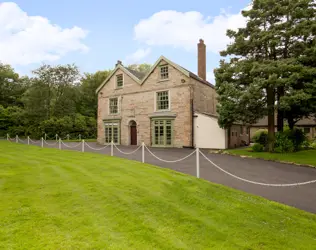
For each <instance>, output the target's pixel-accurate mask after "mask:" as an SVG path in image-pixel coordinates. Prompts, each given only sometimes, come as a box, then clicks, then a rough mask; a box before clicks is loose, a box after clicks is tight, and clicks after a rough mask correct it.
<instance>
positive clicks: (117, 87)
mask: <svg viewBox="0 0 316 250" xmlns="http://www.w3.org/2000/svg"><path fill="white" fill-rule="evenodd" d="M118 75H122V80H123V85H122V86H121V87H119V86H117V76H118ZM115 80H116V81H115V87H116V89H121V88H123V87H124V74H123V73H120V74H116V75H115Z"/></svg>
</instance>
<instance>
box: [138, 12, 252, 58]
mask: <svg viewBox="0 0 316 250" xmlns="http://www.w3.org/2000/svg"><path fill="white" fill-rule="evenodd" d="M247 9H249V7H247ZM245 23H246V19H245V18H244V17H243V16H242V15H241V13H237V14H229V13H227V12H226V11H224V10H221V13H220V14H219V15H218V16H215V17H204V16H203V15H202V14H201V13H200V12H197V11H189V12H178V11H173V10H166V11H160V12H157V13H155V14H153V15H152V16H151V17H149V18H147V19H143V20H141V21H140V22H139V23H138V24H137V25H136V26H135V27H134V35H135V39H136V40H138V41H140V42H143V43H145V44H147V45H149V46H162V45H169V46H174V47H180V48H184V49H186V50H195V49H196V46H197V45H196V44H197V42H198V41H199V39H200V38H202V39H204V41H205V43H206V45H207V50H208V51H211V52H214V53H218V52H219V51H220V50H223V49H225V48H226V45H227V44H228V43H229V42H230V41H229V38H228V37H227V36H226V30H227V29H237V28H240V27H244V26H245Z"/></svg>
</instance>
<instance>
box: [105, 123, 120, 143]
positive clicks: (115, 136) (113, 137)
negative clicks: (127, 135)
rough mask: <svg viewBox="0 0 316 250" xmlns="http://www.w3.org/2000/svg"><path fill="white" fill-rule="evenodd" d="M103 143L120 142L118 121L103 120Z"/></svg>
mask: <svg viewBox="0 0 316 250" xmlns="http://www.w3.org/2000/svg"><path fill="white" fill-rule="evenodd" d="M104 133H105V143H111V141H113V142H114V143H115V144H119V142H120V121H105V122H104Z"/></svg>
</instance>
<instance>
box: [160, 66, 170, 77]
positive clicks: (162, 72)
mask: <svg viewBox="0 0 316 250" xmlns="http://www.w3.org/2000/svg"><path fill="white" fill-rule="evenodd" d="M168 78H169V69H168V65H163V66H160V79H162V80H164V79H168Z"/></svg>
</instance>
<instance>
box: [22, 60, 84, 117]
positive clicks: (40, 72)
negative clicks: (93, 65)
mask: <svg viewBox="0 0 316 250" xmlns="http://www.w3.org/2000/svg"><path fill="white" fill-rule="evenodd" d="M33 74H34V76H35V77H34V78H32V79H31V85H30V87H29V89H28V90H27V91H26V93H25V95H24V97H23V101H24V104H25V106H26V109H27V111H28V113H29V114H30V116H32V117H33V118H34V119H36V120H44V119H50V118H51V117H53V116H57V117H62V116H65V115H70V114H72V113H75V112H76V105H75V103H76V91H77V88H76V86H78V85H79V84H80V81H79V80H80V73H79V70H78V68H77V66H75V65H69V64H68V65H57V66H54V67H53V66H50V65H46V64H44V65H42V66H41V67H39V68H38V69H36V70H34V71H33ZM39 114H41V115H39Z"/></svg>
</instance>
